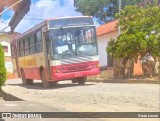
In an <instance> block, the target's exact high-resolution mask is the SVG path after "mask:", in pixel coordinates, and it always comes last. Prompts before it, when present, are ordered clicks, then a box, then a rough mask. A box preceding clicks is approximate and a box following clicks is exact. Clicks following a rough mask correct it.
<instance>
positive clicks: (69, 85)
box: [7, 83, 94, 90]
mask: <svg viewBox="0 0 160 121" xmlns="http://www.w3.org/2000/svg"><path fill="white" fill-rule="evenodd" d="M7 85H11V86H21V87H25V88H27V89H37V90H39V89H40V90H51V89H53V90H54V89H60V88H68V87H77V86H91V85H94V84H85V85H78V84H54V85H53V86H52V87H49V88H46V87H43V85H42V83H33V85H24V84H7Z"/></svg>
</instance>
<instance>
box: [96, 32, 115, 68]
mask: <svg viewBox="0 0 160 121" xmlns="http://www.w3.org/2000/svg"><path fill="white" fill-rule="evenodd" d="M117 36H118V31H116V32H112V33H108V34H105V35H101V36H97V41H98V50H99V63H100V67H103V66H108V65H107V52H106V47H107V46H108V42H109V41H110V40H111V39H115V38H117Z"/></svg>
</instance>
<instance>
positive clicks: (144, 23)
mask: <svg viewBox="0 0 160 121" xmlns="http://www.w3.org/2000/svg"><path fill="white" fill-rule="evenodd" d="M117 18H118V19H119V26H121V35H119V37H118V38H117V40H116V41H115V42H114V44H113V45H111V46H109V47H108V48H107V52H108V53H109V54H111V55H113V56H114V57H122V58H125V57H131V58H132V57H136V56H137V55H138V54H140V55H141V56H143V55H144V54H146V53H148V52H149V53H151V54H152V55H154V56H160V8H159V7H147V8H140V7H138V6H127V7H125V9H124V10H122V11H121V14H120V15H117Z"/></svg>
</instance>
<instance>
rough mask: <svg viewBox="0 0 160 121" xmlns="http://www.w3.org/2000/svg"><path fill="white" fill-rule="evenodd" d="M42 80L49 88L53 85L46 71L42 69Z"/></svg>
mask: <svg viewBox="0 0 160 121" xmlns="http://www.w3.org/2000/svg"><path fill="white" fill-rule="evenodd" d="M41 80H42V84H43V86H44V87H46V88H49V87H52V85H53V84H52V82H50V81H48V80H47V77H46V73H45V71H44V70H42V71H41Z"/></svg>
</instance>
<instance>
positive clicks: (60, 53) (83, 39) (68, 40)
mask: <svg viewBox="0 0 160 121" xmlns="http://www.w3.org/2000/svg"><path fill="white" fill-rule="evenodd" d="M50 38H51V49H52V50H51V57H52V59H64V58H70V57H77V56H78V57H79V56H92V55H97V54H98V49H97V42H96V30H95V27H87V26H85V27H73V28H59V29H54V30H50Z"/></svg>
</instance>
